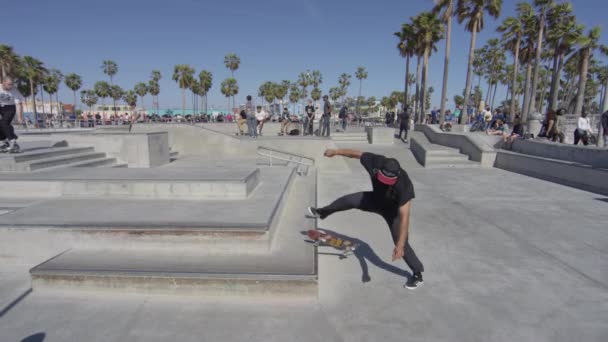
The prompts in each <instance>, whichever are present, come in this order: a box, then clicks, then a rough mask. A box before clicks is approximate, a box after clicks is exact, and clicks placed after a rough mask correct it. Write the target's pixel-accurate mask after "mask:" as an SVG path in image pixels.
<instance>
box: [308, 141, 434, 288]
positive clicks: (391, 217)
mask: <svg viewBox="0 0 608 342" xmlns="http://www.w3.org/2000/svg"><path fill="white" fill-rule="evenodd" d="M325 156H326V157H328V158H332V157H335V156H342V157H347V158H354V159H359V160H360V161H361V165H363V167H364V168H365V170H367V172H368V173H369V175H370V177H371V181H372V186H373V190H372V191H364V192H356V193H353V194H350V195H346V196H343V197H340V198H338V199H337V200H335V201H334V202H333V203H331V204H330V205H328V206H326V207H323V208H314V207H309V208H308V213H307V214H308V216H310V217H314V218H320V219H322V220H323V219H325V218H326V217H328V216H329V215H331V214H333V213H336V212H340V211H345V210H350V209H359V210H363V211H367V212H371V213H376V214H379V215H381V216H382V217H383V218H384V220H385V221H386V223H387V224H388V226H389V229H390V232H391V235H392V238H393V242H394V243H395V249H394V250H393V261H395V260H397V259H399V258H403V260H405V263H406V264H407V265H408V266H409V268H410V269H411V270H412V273H413V276H412V277H410V278H409V279H408V280H407V282H406V284H405V287H406V288H408V289H415V288H417V287H418V286H420V285H422V272H424V266H423V265H422V262H420V260H419V259H418V257H417V256H416V253H414V250H413V249H412V247H411V246H410V244H409V242H408V231H409V226H410V209H411V205H412V199H414V197H415V194H414V185H413V184H412V181H411V180H410V178H409V176H408V175H407V173H406V172H405V171H404V170H403V169H402V168H401V166H400V165H399V162H398V161H397V160H395V159H393V158H387V157H385V156H382V155H378V154H373V153H368V152H361V151H357V150H349V149H337V150H333V149H328V150H326V151H325Z"/></svg>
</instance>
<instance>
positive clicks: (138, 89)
mask: <svg viewBox="0 0 608 342" xmlns="http://www.w3.org/2000/svg"><path fill="white" fill-rule="evenodd" d="M133 91H134V92H135V93H136V94H137V95H139V97H140V98H141V106H142V108H144V109H145V105H144V96H146V94H147V93H148V86H147V85H146V84H145V83H144V82H139V83H137V84H136V85H135V87H134V88H133Z"/></svg>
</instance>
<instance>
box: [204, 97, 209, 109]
mask: <svg viewBox="0 0 608 342" xmlns="http://www.w3.org/2000/svg"><path fill="white" fill-rule="evenodd" d="M207 103H208V102H207V94H205V114H207V112H208V110H209V109H208V107H207Z"/></svg>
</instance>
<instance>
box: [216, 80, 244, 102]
mask: <svg viewBox="0 0 608 342" xmlns="http://www.w3.org/2000/svg"><path fill="white" fill-rule="evenodd" d="M220 91H221V92H222V94H223V95H224V96H226V98H228V107H230V97H234V96H235V95H236V94H238V93H239V86H238V84H237V82H236V80H235V79H234V78H227V79H225V80H223V81H222V84H221V86H220Z"/></svg>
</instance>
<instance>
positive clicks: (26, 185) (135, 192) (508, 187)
mask: <svg viewBox="0 0 608 342" xmlns="http://www.w3.org/2000/svg"><path fill="white" fill-rule="evenodd" d="M278 131H279V126H278V125H277V124H269V125H267V127H265V128H264V136H262V137H260V138H259V139H257V140H253V139H250V138H248V137H241V136H236V135H235V134H234V133H235V132H236V126H235V125H234V124H203V125H200V124H199V125H191V124H185V123H184V124H177V123H176V124H138V125H134V126H133V129H132V131H131V132H129V131H128V128H127V127H126V126H125V127H122V126H120V127H119V126H115V127H113V126H110V127H100V128H92V129H65V130H61V129H57V130H31V131H22V132H18V134H19V136H20V140H19V141H20V144H21V147H22V149H23V153H21V154H10V155H6V154H5V155H1V156H0V190H1V191H0V203H1V205H0V341H22V340H27V339H28V338H30V340H35V339H33V338H35V337H36V336H44V337H43V340H44V341H166V340H169V339H171V340H177V341H244V340H247V341H294V340H303V341H381V340H383V341H398V340H399V341H403V340H408V341H514V340H517V341H572V340H580V341H606V340H608V320H607V319H606V317H608V272H606V270H608V232H607V231H606V227H607V224H606V222H608V211H607V210H606V209H607V208H608V197H607V196H608V180H607V179H608V177H607V176H608V151H607V150H602V149H599V148H595V147H582V146H580V147H575V146H571V145H568V146H567V145H557V144H553V143H548V142H546V141H535V140H520V141H517V142H515V144H514V145H513V148H512V149H511V150H509V151H506V150H503V149H500V148H499V146H500V143H499V140H500V139H499V138H496V137H490V136H487V135H485V134H480V133H468V132H467V133H465V132H456V131H454V132H442V131H441V130H439V128H438V127H436V126H432V125H419V126H416V129H415V130H414V131H411V132H410V134H409V141H408V143H407V144H406V143H403V142H402V141H400V140H398V139H396V138H395V137H394V135H395V133H396V131H395V130H394V129H392V128H385V127H365V128H364V127H353V128H349V130H348V131H347V133H340V132H333V131H332V134H331V137H329V138H322V137H307V136H285V137H278V136H277V134H276V133H277V132H278ZM327 148H356V149H361V150H364V151H369V152H374V153H380V154H385V155H388V156H392V157H395V158H397V159H398V160H399V161H400V163H401V164H402V166H403V168H404V169H405V170H406V171H407V172H408V173H409V175H410V178H411V179H412V181H413V183H414V186H415V191H416V199H415V200H414V202H413V209H412V210H413V211H412V224H411V228H410V243H411V244H412V247H413V248H414V249H415V250H416V253H417V254H418V256H419V257H420V259H421V260H422V262H423V263H424V265H425V274H424V276H425V283H424V285H423V286H422V287H420V288H419V289H416V290H415V291H410V290H407V289H405V288H404V287H403V284H404V282H405V280H406V277H408V276H409V272H410V271H409V269H408V268H407V266H406V265H405V263H404V262H403V261H402V260H399V261H396V262H391V261H390V257H391V253H392V249H393V247H394V246H393V243H392V240H391V238H390V233H389V232H388V229H387V227H386V224H385V223H384V221H383V220H382V218H381V217H380V216H374V215H371V214H367V213H363V212H358V211H350V212H345V213H339V214H335V215H333V216H331V217H330V218H328V219H327V220H323V221H321V220H315V219H309V218H306V217H305V216H304V212H305V208H306V207H307V206H310V205H313V206H314V205H317V204H318V205H325V204H328V203H329V202H330V201H332V200H334V199H335V198H336V197H338V196H341V195H343V194H348V193H351V192H355V191H364V190H368V189H370V187H371V185H370V182H369V178H368V176H367V174H366V173H365V171H364V170H363V168H361V167H360V165H359V163H358V161H356V160H347V159H341V158H334V159H328V158H324V157H323V152H324V150H325V149H327ZM315 227H318V228H320V229H324V230H327V231H329V232H331V233H334V234H335V235H336V236H338V237H341V238H346V239H350V240H352V241H355V242H356V243H358V244H359V248H358V249H357V250H356V251H355V255H352V256H349V257H347V258H340V257H339V256H338V255H336V254H337V252H338V251H336V250H335V249H333V248H331V247H318V248H317V247H315V246H313V245H312V244H310V243H308V242H306V241H305V240H306V236H304V235H303V232H304V231H306V230H307V229H311V228H315ZM39 340H40V339H39ZM36 341H38V340H36Z"/></svg>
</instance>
